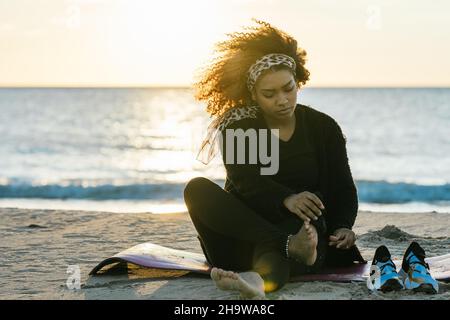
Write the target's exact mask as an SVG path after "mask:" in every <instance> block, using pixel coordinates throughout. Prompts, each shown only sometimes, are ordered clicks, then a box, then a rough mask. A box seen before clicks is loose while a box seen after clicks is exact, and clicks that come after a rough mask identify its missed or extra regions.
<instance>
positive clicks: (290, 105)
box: [252, 69, 298, 121]
mask: <svg viewBox="0 0 450 320" xmlns="http://www.w3.org/2000/svg"><path fill="white" fill-rule="evenodd" d="M297 92H298V87H297V84H296V82H295V79H294V75H293V74H292V72H290V71H289V70H285V69H283V70H279V71H269V72H268V73H266V74H264V75H261V76H260V77H259V78H258V81H257V82H256V85H255V89H254V90H253V92H252V98H253V100H255V101H256V103H257V104H258V105H259V106H260V107H261V109H262V111H263V112H264V114H265V116H266V117H269V118H270V119H271V120H274V121H283V120H287V119H289V118H290V117H292V115H293V114H294V111H295V107H296V105H297Z"/></svg>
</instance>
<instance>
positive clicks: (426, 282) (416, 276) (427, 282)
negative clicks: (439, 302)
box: [399, 242, 439, 294]
mask: <svg viewBox="0 0 450 320" xmlns="http://www.w3.org/2000/svg"><path fill="white" fill-rule="evenodd" d="M399 275H400V278H401V279H402V281H403V284H404V286H405V288H406V289H409V290H413V291H415V292H425V293H431V294H435V293H438V291H439V285H438V282H437V281H436V279H434V278H433V277H432V276H431V274H430V266H429V265H428V263H426V262H425V250H423V249H422V247H421V246H420V245H419V244H418V243H417V242H412V243H411V244H410V245H409V247H408V249H406V251H405V255H404V256H403V263H402V269H401V270H400V273H399Z"/></svg>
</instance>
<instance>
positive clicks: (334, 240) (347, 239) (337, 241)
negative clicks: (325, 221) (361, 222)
mask: <svg viewBox="0 0 450 320" xmlns="http://www.w3.org/2000/svg"><path fill="white" fill-rule="evenodd" d="M355 241H356V235H355V233H354V232H353V231H352V230H350V229H347V228H340V229H337V230H336V231H334V233H333V235H331V236H330V242H329V243H328V245H330V246H336V248H338V249H349V248H350V247H352V246H353V245H354V244H355Z"/></svg>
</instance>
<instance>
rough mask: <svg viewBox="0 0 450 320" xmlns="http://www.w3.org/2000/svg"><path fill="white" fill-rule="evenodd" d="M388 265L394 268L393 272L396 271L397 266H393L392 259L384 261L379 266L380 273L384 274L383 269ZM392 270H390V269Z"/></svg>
mask: <svg viewBox="0 0 450 320" xmlns="http://www.w3.org/2000/svg"><path fill="white" fill-rule="evenodd" d="M387 266H389V267H391V268H392V269H394V271H395V272H397V267H396V266H395V264H394V263H393V262H392V260H389V261H388V262H384V264H383V265H382V266H381V267H380V273H381V274H385V272H384V269H385V268H386V267H387ZM391 271H392V270H391Z"/></svg>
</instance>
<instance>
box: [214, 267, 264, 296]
mask: <svg viewBox="0 0 450 320" xmlns="http://www.w3.org/2000/svg"><path fill="white" fill-rule="evenodd" d="M211 279H213V280H214V282H215V283H216V286H217V288H219V289H221V290H233V291H238V292H239V293H240V294H241V297H242V298H244V299H262V298H264V297H265V293H264V280H263V279H262V278H261V276H260V275H259V274H258V273H256V272H241V273H237V272H233V271H225V270H222V269H219V268H212V270H211Z"/></svg>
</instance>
